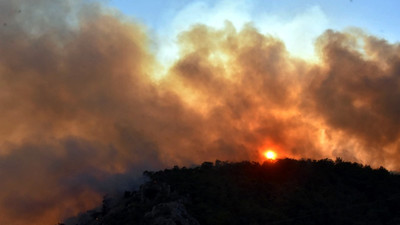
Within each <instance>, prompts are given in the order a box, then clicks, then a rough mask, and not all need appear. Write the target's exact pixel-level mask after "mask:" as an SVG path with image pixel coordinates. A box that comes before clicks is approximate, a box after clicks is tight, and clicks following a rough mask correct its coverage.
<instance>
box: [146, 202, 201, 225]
mask: <svg viewBox="0 0 400 225" xmlns="http://www.w3.org/2000/svg"><path fill="white" fill-rule="evenodd" d="M145 220H146V222H147V223H146V224H149V225H199V222H198V221H197V220H196V219H194V218H193V217H192V216H190V215H189V214H188V212H187V211H186V208H185V206H184V205H183V204H182V203H180V202H168V203H160V204H158V205H155V206H153V208H152V210H151V211H150V212H148V213H146V214H145Z"/></svg>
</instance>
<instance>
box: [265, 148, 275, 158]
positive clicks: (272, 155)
mask: <svg viewBox="0 0 400 225" xmlns="http://www.w3.org/2000/svg"><path fill="white" fill-rule="evenodd" d="M264 156H265V158H267V159H269V160H275V159H276V153H275V152H274V151H271V150H268V151H266V152H265V153H264Z"/></svg>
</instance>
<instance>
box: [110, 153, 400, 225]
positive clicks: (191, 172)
mask: <svg viewBox="0 0 400 225" xmlns="http://www.w3.org/2000/svg"><path fill="white" fill-rule="evenodd" d="M145 175H147V176H148V177H149V178H150V179H151V181H150V182H153V183H166V184H168V185H169V186H170V189H171V193H175V194H171V195H170V196H169V197H168V198H171V199H175V200H176V199H178V198H184V199H186V201H185V206H186V208H187V210H188V212H189V214H190V215H191V216H193V217H194V218H196V219H197V220H198V221H199V223H200V224H202V225H219V224H221V225H224V224H227V225H228V224H229V225H235V224H237V225H239V224H240V225H243V224H249V225H250V224H251V225H256V224H259V225H264V224H307V225H312V224H376V225H379V224H388V225H392V224H393V225H394V224H400V213H399V212H400V176H399V175H396V174H393V173H390V172H388V171H387V170H386V169H384V168H382V167H381V168H379V169H371V168H370V167H369V166H363V165H360V164H357V163H350V162H343V161H342V160H340V159H337V160H336V161H332V160H329V159H325V160H319V161H315V160H293V159H281V160H277V161H275V162H265V163H263V164H259V163H255V162H239V163H229V162H221V161H216V162H215V163H210V162H206V163H203V164H202V165H201V166H199V167H196V168H185V167H183V168H178V167H174V168H173V169H166V170H163V171H158V172H148V171H146V172H145ZM126 195H129V193H128V194H126ZM171 199H163V200H160V201H171ZM124 201H130V200H126V198H125V200H124ZM132 204H136V205H135V207H137V210H136V209H135V210H130V212H131V215H129V213H128V214H127V213H126V211H127V208H126V207H125V208H124V207H122V206H121V204H119V206H118V207H119V209H118V210H114V211H115V212H116V213H115V215H117V214H118V213H117V212H119V213H120V215H124V216H123V217H125V218H127V217H132V220H130V221H131V222H132V221H136V222H137V223H133V222H132V223H129V224H140V223H142V224H145V223H144V222H143V220H142V219H141V218H142V217H143V215H144V212H145V211H148V210H150V209H151V204H150V205H149V203H146V204H147V205H146V204H144V203H143V204H142V203H138V202H136V203H128V202H125V203H124V205H131V206H132ZM103 208H105V209H106V210H107V211H110V210H113V209H108V206H103ZM124 210H125V211H124ZM132 212H133V214H135V216H136V217H135V216H133V214H132ZM110 218H114V220H112V219H111V220H109V221H117V220H118V221H122V219H121V218H122V217H121V218H119V217H118V219H117V218H116V217H110ZM125 221H128V220H125ZM103 224H105V225H109V224H112V223H103ZM118 224H128V223H118Z"/></svg>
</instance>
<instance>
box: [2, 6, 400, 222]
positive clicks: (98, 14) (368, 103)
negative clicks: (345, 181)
mask: <svg viewBox="0 0 400 225" xmlns="http://www.w3.org/2000/svg"><path fill="white" fill-rule="evenodd" d="M398 4H399V3H397V2H396V1H380V2H379V3H378V1H359V0H353V1H321V2H317V1H295V2H294V1H235V2H233V1H223V0H222V1H122V0H121V1H111V0H110V1H106V0H101V1H97V0H86V1H80V0H63V1H54V0H35V1H34V2H33V1H31V0H13V1H10V0H0V52H1V54H0V124H1V126H0V181H1V188H0V224H8V225H27V224H30V225H32V224H41V225H43V224H44V225H47V224H48V225H54V224H56V223H57V222H61V221H63V220H64V219H66V218H68V217H70V216H74V215H77V214H78V213H79V212H83V211H85V210H88V209H91V208H93V207H95V206H97V205H99V204H101V200H102V196H103V195H105V194H106V193H114V192H118V191H124V190H127V189H130V188H132V187H134V186H137V185H139V184H140V183H141V182H143V177H141V174H142V172H143V171H144V170H160V169H164V168H166V167H173V166H174V165H179V166H187V167H188V166H194V165H199V164H201V163H202V162H204V161H215V160H216V159H219V160H228V161H242V160H249V161H257V162H263V160H265V157H264V153H265V151H267V150H273V151H275V152H276V154H277V157H278V158H284V157H290V158H295V159H301V158H312V159H321V158H330V159H335V158H336V157H340V158H342V159H343V160H346V161H352V162H357V163H362V164H365V165H371V166H372V167H374V168H378V167H380V166H384V167H386V168H388V169H389V170H392V171H399V170H400V165H399V164H398V162H399V161H400V127H399V126H398V124H400V76H399V74H400V44H399V40H400V36H399V29H398V27H397V24H396V22H398V21H400V20H399V15H398V14H397V9H398V8H399V7H398Z"/></svg>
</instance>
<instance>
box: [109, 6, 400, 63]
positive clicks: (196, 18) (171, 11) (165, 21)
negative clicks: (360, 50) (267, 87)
mask: <svg viewBox="0 0 400 225" xmlns="http://www.w3.org/2000/svg"><path fill="white" fill-rule="evenodd" d="M108 4H109V5H111V6H113V7H115V8H117V9H118V10H120V11H121V12H122V13H124V14H125V15H127V16H129V17H132V18H135V20H136V21H140V22H141V23H143V24H145V25H146V27H147V28H148V29H150V30H152V31H153V32H154V33H156V34H157V35H158V36H161V37H160V38H165V37H168V38H169V39H171V41H173V40H174V37H175V36H176V34H177V33H179V32H181V31H182V30H184V29H187V28H188V27H190V26H191V25H193V24H196V23H205V24H207V25H209V26H215V27H221V26H222V25H223V23H224V21H225V20H229V21H231V22H233V23H234V25H235V26H236V27H237V28H240V27H241V26H242V25H243V24H245V23H249V22H250V23H253V24H254V25H255V26H256V27H257V28H258V29H259V30H260V31H261V32H263V33H269V34H273V35H275V36H277V37H279V38H281V39H283V40H284V41H285V43H286V44H287V47H288V48H289V50H291V51H292V52H293V53H294V54H295V55H296V56H299V57H305V58H312V57H313V54H314V50H313V41H314V40H315V39H316V38H317V37H318V36H319V35H320V34H321V33H322V32H323V31H325V30H326V29H335V30H343V29H346V28H349V27H357V28H361V29H363V30H365V31H366V32H369V33H371V34H374V35H375V36H379V37H382V38H385V39H386V40H388V41H390V42H397V41H398V40H399V39H400V31H399V30H398V29H396V28H395V27H396V26H397V23H398V21H400V15H399V14H398V13H397V9H399V8H400V2H399V1H395V0H390V1H389V0H386V1H374V0H364V1H360V0H336V1H317V0H299V1H290V0H282V1H261V0H254V1H253V0H243V1H187V0H186V1H184V0H181V1H162V0H152V1H128V0H109V1H108ZM153 12H157V16H154V14H153ZM305 23H307V26H305ZM299 40H301V41H302V42H303V43H304V45H303V46H306V48H307V49H306V50H304V48H301V49H300V47H297V46H298V44H295V43H298V41H299Z"/></svg>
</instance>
